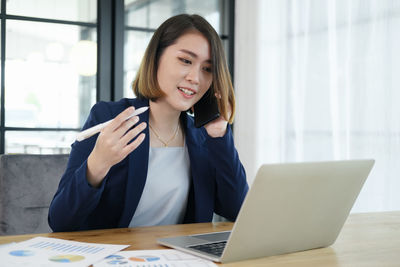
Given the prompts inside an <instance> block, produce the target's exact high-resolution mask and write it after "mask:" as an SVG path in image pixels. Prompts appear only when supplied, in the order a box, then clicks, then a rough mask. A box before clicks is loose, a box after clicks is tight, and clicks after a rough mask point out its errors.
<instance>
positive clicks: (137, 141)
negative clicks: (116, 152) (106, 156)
mask: <svg viewBox="0 0 400 267" xmlns="http://www.w3.org/2000/svg"><path fill="white" fill-rule="evenodd" d="M145 137H146V134H144V133H141V134H140V135H139V136H138V137H137V138H136V139H135V140H134V141H133V142H131V143H130V144H128V145H126V146H125V147H124V148H123V154H124V155H125V157H126V156H127V155H128V154H129V153H131V152H132V151H133V150H135V149H136V148H137V147H138V146H139V145H140V144H141V143H142V142H143V140H144V138H145Z"/></svg>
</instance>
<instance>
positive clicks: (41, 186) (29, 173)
mask: <svg viewBox="0 0 400 267" xmlns="http://www.w3.org/2000/svg"><path fill="white" fill-rule="evenodd" d="M67 161H68V155H27V154H21V155H0V235H16V234H28V233H48V232H51V229H50V227H49V225H48V223H47V213H48V210H49V205H50V202H51V200H52V198H53V196H54V193H55V192H56V190H57V187H58V183H59V181H60V178H61V176H62V174H63V173H64V171H65V168H66V165H67ZM66 212H67V211H66Z"/></svg>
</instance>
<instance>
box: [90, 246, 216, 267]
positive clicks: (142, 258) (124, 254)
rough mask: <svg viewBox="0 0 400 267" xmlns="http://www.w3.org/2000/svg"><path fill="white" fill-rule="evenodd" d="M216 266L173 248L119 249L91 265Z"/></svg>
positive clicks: (141, 266)
mask: <svg viewBox="0 0 400 267" xmlns="http://www.w3.org/2000/svg"><path fill="white" fill-rule="evenodd" d="M111 266H119V267H214V266H215V267H216V266H217V265H215V264H214V263H213V262H212V261H208V260H203V259H201V258H198V257H196V256H192V255H190V254H186V253H183V252H180V251H178V250H175V249H160V250H130V251H120V252H118V253H115V254H113V255H110V256H108V257H106V258H105V259H104V260H102V261H100V262H98V263H96V264H94V265H93V267H111Z"/></svg>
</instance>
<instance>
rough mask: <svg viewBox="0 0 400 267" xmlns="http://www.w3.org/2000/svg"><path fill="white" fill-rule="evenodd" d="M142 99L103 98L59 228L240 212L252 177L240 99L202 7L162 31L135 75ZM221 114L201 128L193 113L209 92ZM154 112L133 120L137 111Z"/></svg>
mask: <svg viewBox="0 0 400 267" xmlns="http://www.w3.org/2000/svg"><path fill="white" fill-rule="evenodd" d="M133 90H134V93H135V95H136V96H137V98H135V99H126V98H125V99H122V100H120V101H118V102H99V103H97V104H96V105H94V106H93V108H92V110H91V112H90V115H89V118H88V119H87V121H86V123H85V125H84V127H83V128H84V129H86V128H89V127H92V126H94V125H96V124H99V123H102V122H105V121H107V120H110V119H113V118H115V119H114V120H113V122H112V123H110V124H109V125H108V126H107V127H106V128H104V129H103V130H102V131H101V132H100V133H99V134H98V135H95V136H92V137H91V138H88V139H86V140H83V141H81V142H75V143H74V144H73V145H72V150H71V154H70V158H69V162H68V166H67V169H66V171H65V173H64V175H63V177H62V178H61V181H60V184H59V187H58V190H57V192H56V194H55V196H54V199H53V201H52V203H51V206H50V210H49V225H50V227H51V228H52V229H53V230H54V231H73V230H87V229H100V228H115V227H136V226H149V225H165V224H177V223H192V222H209V221H211V220H212V217H213V213H214V212H215V213H217V214H219V215H221V216H223V217H225V218H228V219H230V220H235V218H236V216H237V214H238V212H239V209H240V206H241V204H242V202H243V199H244V197H245V195H246V193H247V190H248V185H247V182H246V175H245V171H244V168H243V166H242V164H241V162H240V160H239V156H238V153H237V151H236V149H235V147H234V143H233V137H232V132H231V128H230V125H229V123H231V122H232V120H233V116H234V113H235V99H234V93H233V88H232V83H231V79H230V75H229V72H228V68H227V65H226V60H225V56H224V51H223V46H222V43H221V40H220V39H219V36H218V34H217V33H216V32H215V30H214V29H213V28H212V26H211V25H210V24H209V23H208V22H207V21H206V20H205V19H203V18H202V17H200V16H198V15H177V16H174V17H172V18H170V19H168V20H167V21H165V22H164V23H163V24H162V25H161V26H160V27H159V28H158V29H157V31H156V32H155V33H154V35H153V37H152V39H151V41H150V43H149V45H148V47H147V50H146V52H145V55H144V57H143V60H142V63H141V66H140V69H139V71H138V74H137V76H136V79H135V81H134V83H133ZM208 90H211V93H212V94H213V95H215V96H216V97H217V99H218V106H219V110H220V113H221V116H220V117H219V118H218V119H216V120H214V121H211V122H209V123H208V124H206V125H205V126H204V127H201V128H195V127H194V125H193V118H192V117H191V116H190V115H188V114H187V111H188V110H190V109H191V108H192V107H193V106H194V104H195V103H196V102H197V101H199V99H200V98H201V97H202V96H203V95H204V94H205V93H206V92H207V91H208ZM144 106H149V110H148V111H147V112H145V113H142V114H140V115H139V116H134V117H132V118H131V119H129V120H126V118H127V117H128V116H129V115H130V114H132V112H133V111H134V110H135V109H138V108H140V107H144Z"/></svg>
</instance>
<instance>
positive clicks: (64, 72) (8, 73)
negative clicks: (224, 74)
mask: <svg viewBox="0 0 400 267" xmlns="http://www.w3.org/2000/svg"><path fill="white" fill-rule="evenodd" d="M233 8H234V1H232V0H223V1H220V0H204V1H201V2H199V1H195V0H125V1H124V0H115V1H110V0H8V1H1V14H0V18H1V24H0V25H1V65H0V67H1V77H0V79H1V80H0V81H1V94H0V99H1V105H0V114H1V116H0V154H3V153H30V154H32V153H34V154H57V153H69V151H70V145H71V144H72V143H73V142H74V139H75V136H76V133H77V132H78V131H80V129H81V127H82V126H83V123H84V122H85V120H86V118H87V116H88V114H89V112H90V108H91V107H92V106H93V104H95V103H96V101H99V100H105V101H112V100H118V99H120V98H122V97H134V96H133V93H132V91H131V89H130V86H131V83H132V81H133V79H134V77H135V75H136V71H137V69H138V66H139V64H140V61H141V58H142V56H143V54H144V50H145V48H146V46H147V44H148V42H149V40H150V38H151V36H152V34H153V32H154V31H155V29H156V28H157V27H158V26H159V25H160V24H161V23H162V22H163V21H164V20H166V19H167V18H169V17H170V16H173V15H176V14H180V13H189V14H193V13H196V14H199V15H202V16H204V17H205V18H206V19H207V20H208V21H209V22H210V23H211V24H212V25H213V26H214V28H215V29H216V30H217V32H218V33H219V34H220V36H221V38H222V40H223V42H224V45H225V48H226V49H227V51H226V52H227V55H228V60H229V65H230V68H231V70H232V65H233V56H232V55H233V22H232V21H233V16H234V13H233Z"/></svg>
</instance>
